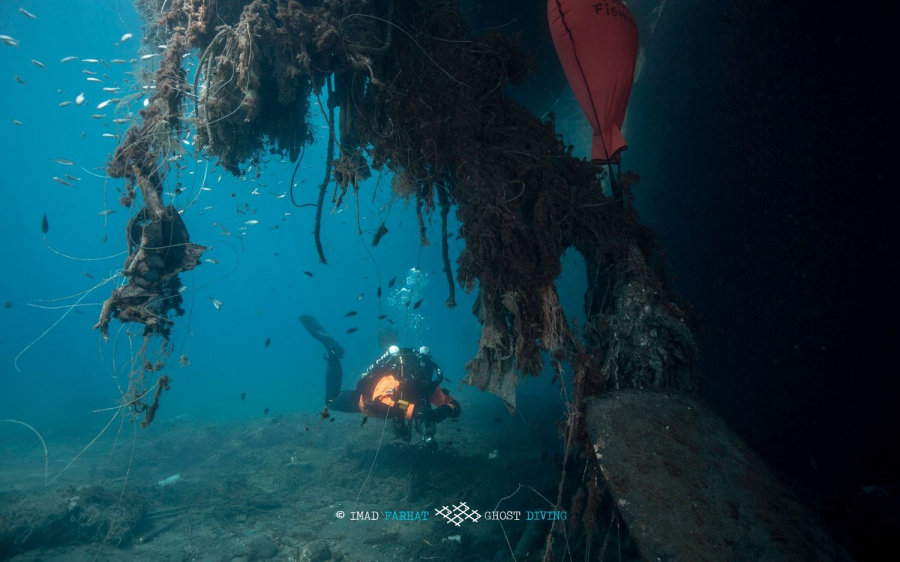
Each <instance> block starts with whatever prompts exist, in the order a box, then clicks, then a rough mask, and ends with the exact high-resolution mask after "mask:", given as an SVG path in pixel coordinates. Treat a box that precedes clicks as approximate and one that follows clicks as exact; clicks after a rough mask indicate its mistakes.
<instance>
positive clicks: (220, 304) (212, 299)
mask: <svg viewBox="0 0 900 562" xmlns="http://www.w3.org/2000/svg"><path fill="white" fill-rule="evenodd" d="M209 300H210V301H211V302H212V303H213V306H214V307H216V310H219V309H220V308H222V301H220V300H218V299H214V298H212V297H209Z"/></svg>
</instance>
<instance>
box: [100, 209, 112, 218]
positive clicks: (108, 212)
mask: <svg viewBox="0 0 900 562" xmlns="http://www.w3.org/2000/svg"><path fill="white" fill-rule="evenodd" d="M115 212H116V211H115V210H113V209H103V210H102V211H100V212H99V213H97V214H98V215H99V216H101V217H105V216H108V215H111V214H113V213H115Z"/></svg>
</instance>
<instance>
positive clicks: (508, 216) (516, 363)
mask: <svg viewBox="0 0 900 562" xmlns="http://www.w3.org/2000/svg"><path fill="white" fill-rule="evenodd" d="M139 7H140V8H141V10H142V14H143V15H144V17H145V19H146V22H145V23H146V27H145V35H146V37H148V38H149V39H148V40H150V41H157V42H160V41H161V42H164V43H165V44H166V49H165V51H164V55H163V56H162V58H161V59H160V64H159V67H158V69H157V70H156V74H155V78H154V79H155V85H156V89H155V92H154V94H153V95H152V97H151V98H150V101H149V104H148V105H147V107H145V108H144V109H143V110H141V112H140V119H139V120H137V121H136V122H135V123H134V124H133V126H132V127H131V129H130V130H129V131H128V133H127V134H126V135H125V136H124V138H123V140H122V142H121V144H120V145H119V147H118V148H117V150H116V152H115V154H114V155H113V157H112V158H111V160H110V161H109V165H108V172H109V174H110V175H112V176H114V177H119V178H123V180H124V181H125V182H126V195H128V196H129V197H126V203H130V202H131V199H132V198H134V197H135V196H136V195H137V193H136V192H137V191H138V190H139V191H140V192H141V195H142V196H143V201H144V208H143V209H142V210H141V211H140V212H139V214H141V213H146V212H151V213H152V212H153V209H152V207H147V204H148V203H147V200H146V196H147V194H148V193H151V192H154V193H156V194H157V196H160V195H159V194H160V193H162V191H161V188H160V187H159V186H161V185H162V184H163V183H164V182H165V181H166V177H165V174H166V170H167V168H166V166H164V165H161V163H162V162H164V161H165V158H166V156H167V154H168V152H169V151H170V149H172V145H173V139H174V144H177V138H178V135H179V134H181V133H182V132H183V131H185V130H187V131H190V132H191V133H193V135H194V139H195V142H194V146H195V147H196V148H197V149H198V150H200V151H201V152H202V153H203V155H204V156H205V157H207V158H210V159H217V160H218V163H219V165H221V166H223V167H224V168H225V169H227V170H229V171H231V172H232V173H235V174H239V173H240V166H242V165H245V164H248V163H254V164H256V165H259V164H260V162H261V159H262V157H263V156H265V155H266V154H267V153H274V154H279V155H282V156H285V157H288V158H290V159H291V160H292V161H296V159H297V158H298V155H299V154H301V153H302V151H303V149H304V148H305V147H306V146H308V145H309V144H310V143H311V142H313V137H312V134H311V130H310V117H311V112H316V113H318V114H319V115H324V117H325V118H326V119H327V121H328V124H329V128H330V131H329V135H328V139H327V143H328V154H329V156H328V158H327V164H326V167H327V169H326V170H325V172H326V178H325V181H324V182H323V184H322V185H321V186H320V197H319V207H320V209H319V213H317V216H316V224H315V225H314V226H315V232H316V243H317V246H318V248H319V253H320V259H321V260H322V261H323V262H324V261H325V259H326V257H325V255H324V253H323V252H322V249H321V244H320V243H319V241H318V230H319V229H318V222H319V220H320V218H321V206H322V205H323V204H324V201H325V194H326V190H329V188H330V189H331V191H330V193H331V201H332V202H334V203H340V202H341V201H342V200H343V199H344V197H345V196H347V195H348V194H356V192H357V189H358V185H359V182H360V181H362V180H363V179H365V178H368V177H369V176H370V175H371V171H372V170H376V171H387V172H390V173H391V174H392V177H393V181H392V189H393V191H394V194H395V195H396V196H398V197H401V198H406V199H408V200H410V201H412V202H413V203H414V205H413V206H412V207H413V208H414V209H415V211H416V214H417V218H418V220H419V224H420V226H422V228H421V229H420V230H421V242H422V244H429V243H430V241H429V240H428V239H427V237H426V231H425V228H424V224H425V217H427V216H428V215H430V214H432V213H438V214H439V216H440V219H441V220H442V222H443V224H444V228H443V229H442V230H441V233H442V235H441V240H440V243H441V247H442V248H441V249H442V254H443V258H444V267H445V273H446V274H447V280H448V289H449V296H448V299H447V305H448V306H449V307H452V306H455V299H454V296H453V294H454V293H453V291H454V287H455V283H456V282H458V283H459V285H460V286H461V287H462V288H463V289H464V290H466V291H472V290H475V289H476V288H477V289H478V292H479V294H478V298H477V305H476V309H475V310H474V311H473V312H474V314H476V315H477V317H478V319H479V320H480V321H481V323H482V335H481V339H480V342H479V349H478V352H477V355H476V356H475V357H474V358H473V359H472V360H471V361H470V362H469V363H468V365H467V367H466V368H467V376H466V379H465V381H466V382H467V383H469V384H471V385H474V386H476V387H478V388H480V389H483V390H489V391H491V392H494V393H496V394H497V395H499V396H500V397H501V398H502V399H503V400H504V401H505V403H506V404H507V407H508V408H509V409H510V411H511V412H512V411H515V388H516V384H517V382H518V377H521V376H533V375H536V374H538V373H540V372H541V371H542V369H543V368H544V361H545V357H549V358H550V360H551V361H552V363H553V365H554V367H555V369H556V370H557V372H558V373H561V372H562V363H563V362H568V363H569V364H570V365H572V366H573V371H574V382H575V389H576V395H578V396H583V395H588V394H594V393H597V392H600V391H602V390H603V389H604V388H606V385H607V382H608V381H609V382H612V383H614V384H615V385H616V386H617V387H624V386H627V387H642V386H668V387H670V388H680V389H692V388H696V386H697V382H698V381H697V377H696V374H695V370H694V369H693V365H694V362H695V361H696V359H697V348H696V344H695V341H694V337H693V326H694V317H693V315H692V313H691V312H690V309H688V308H686V307H685V306H684V305H681V306H680V307H679V305H676V304H675V303H676V301H677V299H676V297H675V295H673V294H672V293H671V292H670V291H669V289H668V288H667V287H666V284H665V283H664V278H663V276H662V270H661V265H660V264H661V262H662V257H661V248H660V247H659V245H658V243H657V241H656V238H655V235H654V234H653V232H652V231H651V230H650V229H648V228H646V227H643V226H641V225H640V224H639V223H638V220H637V215H636V213H635V211H634V210H633V208H632V207H631V205H630V204H629V197H630V195H629V186H631V185H633V184H634V183H635V182H636V181H637V179H638V178H637V176H636V175H634V174H624V175H623V177H621V178H619V184H620V185H621V186H622V187H623V192H624V194H625V197H624V199H622V200H619V201H613V200H611V199H609V198H607V197H606V196H604V195H603V192H602V189H601V187H600V180H599V175H600V174H601V173H602V171H601V170H599V169H598V168H596V167H594V166H593V165H591V164H590V163H588V162H586V161H584V160H581V159H578V158H575V157H573V156H572V147H570V146H566V145H565V144H564V143H563V142H562V141H561V137H560V136H559V135H557V133H556V131H555V129H554V123H553V120H552V117H551V118H550V120H549V121H541V120H539V119H538V118H536V117H534V116H532V115H531V114H530V113H528V111H526V110H525V109H524V108H523V107H521V106H520V105H518V104H517V103H516V102H514V101H513V100H512V99H510V98H509V97H508V96H507V95H505V93H504V92H505V91H506V89H507V86H508V85H510V84H516V83H520V82H522V81H524V80H525V79H526V77H527V75H528V74H529V72H530V71H531V70H532V64H531V60H530V59H529V58H528V56H526V55H525V54H523V53H522V52H521V51H520V50H519V49H518V48H517V47H516V45H515V44H514V42H513V41H512V40H511V39H510V38H509V37H507V36H505V35H503V34H501V33H499V32H487V33H482V34H478V35H473V34H471V33H470V32H469V31H468V28H467V25H466V21H465V18H464V16H463V13H462V12H461V10H460V7H459V5H458V3H457V2H455V1H450V0H420V1H394V0H381V1H376V0H320V1H314V0H253V1H251V2H247V1H241V0H205V1H200V0H172V1H171V2H143V3H141V4H140V5H139ZM190 53H194V54H195V55H196V57H189V56H188V55H189V54H190ZM190 60H193V61H194V64H193V66H190V67H188V66H187V65H188V62H187V61H190ZM151 198H152V196H151ZM454 208H455V212H456V216H457V218H458V219H459V220H460V222H461V224H462V227H461V228H460V232H459V234H460V236H461V237H462V238H463V239H464V241H465V248H464V249H463V250H462V252H461V254H460V256H459V258H458V261H457V263H456V267H455V282H454V273H453V271H454V266H453V264H452V263H451V259H450V256H449V252H448V243H447V229H446V220H447V216H448V214H449V212H450V211H451V210H452V209H454ZM179 226H180V225H179ZM382 235H384V231H379V233H378V234H377V235H376V239H375V240H374V242H375V243H377V241H378V240H379V239H380V238H381V236H382ZM129 236H130V239H129V242H128V243H129V244H132V243H133V240H132V239H133V238H134V236H133V235H132V234H130V235H129ZM178 240H179V241H178V243H179V244H185V247H186V248H187V250H186V251H185V253H184V256H183V259H182V260H181V262H180V263H166V264H165V265H164V266H163V268H162V269H161V270H160V271H159V273H160V275H159V279H160V281H158V282H156V283H155V284H153V283H151V285H150V286H149V287H146V286H140V279H142V278H141V277H138V276H130V277H129V285H128V286H129V287H137V286H139V287H140V294H141V296H142V298H143V297H148V299H149V300H147V301H145V302H152V303H154V304H155V305H157V307H158V308H159V309H158V310H155V311H154V313H153V314H152V315H150V316H152V317H153V318H156V319H159V318H160V317H165V316H166V314H169V313H177V302H176V299H174V298H173V295H172V294H171V292H170V289H168V285H167V284H169V283H171V281H170V279H171V278H172V277H173V276H175V275H177V273H178V272H179V271H184V270H187V269H190V267H192V266H193V265H194V264H195V263H196V258H197V257H198V256H199V252H201V251H202V248H200V247H197V246H192V245H189V237H188V235H187V230H186V229H185V230H184V232H183V235H182V236H180V237H179V238H178ZM568 248H574V249H576V250H577V251H578V252H579V253H581V254H582V255H583V256H584V258H585V262H586V264H587V265H588V267H587V275H588V292H587V294H586V295H585V303H584V304H585V313H586V320H585V321H584V322H582V325H581V326H580V327H578V326H576V325H575V324H574V322H573V321H572V320H570V319H567V318H566V317H565V316H564V315H563V312H562V309H561V307H560V304H559V299H558V296H557V290H556V286H555V281H556V279H557V278H558V277H559V275H560V272H561V261H560V260H561V257H562V255H563V253H564V252H565V251H566V250H567V249H568ZM130 259H131V256H130ZM125 290H126V289H123V291H125ZM154 292H155V294H156V296H153V294H154ZM148 295H149V296H148ZM126 298H129V295H128V294H127V293H126V294H113V296H112V297H111V298H110V302H108V303H107V304H108V306H107V307H106V309H105V310H108V311H109V315H108V316H112V317H116V318H119V319H120V320H125V321H137V322H142V323H144V324H145V325H147V328H148V330H150V331H151V332H153V333H155V334H159V335H162V336H163V337H165V336H166V335H167V333H166V332H165V331H164V330H163V329H162V328H163V327H164V326H165V323H164V322H159V321H157V322H156V323H155V324H151V323H150V322H149V321H148V320H149V318H150V316H146V315H142V314H140V313H136V312H135V307H134V306H131V305H130V304H129V303H130V301H126V300H125V299H126ZM107 319H108V318H107ZM102 324H103V322H102V321H101V325H102ZM579 330H581V331H582V333H580V334H579V333H578V331H579Z"/></svg>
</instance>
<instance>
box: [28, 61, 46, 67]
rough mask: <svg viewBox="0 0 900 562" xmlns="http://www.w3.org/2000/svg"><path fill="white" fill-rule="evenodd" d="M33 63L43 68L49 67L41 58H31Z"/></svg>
mask: <svg viewBox="0 0 900 562" xmlns="http://www.w3.org/2000/svg"><path fill="white" fill-rule="evenodd" d="M31 64H33V65H35V66H39V67H41V68H47V65H45V64H44V63H42V62H41V61H39V60H35V59H31Z"/></svg>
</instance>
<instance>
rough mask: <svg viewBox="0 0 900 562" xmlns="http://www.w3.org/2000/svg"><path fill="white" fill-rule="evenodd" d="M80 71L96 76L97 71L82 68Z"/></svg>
mask: <svg viewBox="0 0 900 562" xmlns="http://www.w3.org/2000/svg"><path fill="white" fill-rule="evenodd" d="M81 72H82V73H83V74H87V75H88V76H97V73H96V72H94V71H93V70H82V71H81Z"/></svg>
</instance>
